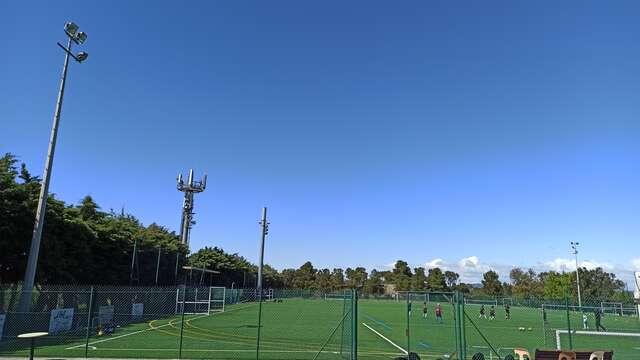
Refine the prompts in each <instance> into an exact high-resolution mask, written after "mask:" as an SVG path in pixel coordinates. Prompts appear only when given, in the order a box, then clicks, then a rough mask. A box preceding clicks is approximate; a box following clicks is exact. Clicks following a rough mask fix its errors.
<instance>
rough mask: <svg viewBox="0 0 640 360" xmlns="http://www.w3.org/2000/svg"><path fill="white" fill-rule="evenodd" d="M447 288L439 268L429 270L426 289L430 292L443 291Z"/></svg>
mask: <svg viewBox="0 0 640 360" xmlns="http://www.w3.org/2000/svg"><path fill="white" fill-rule="evenodd" d="M446 287H447V283H446V281H445V277H444V273H443V272H442V270H441V269H440V268H437V267H436V268H431V269H429V275H427V289H429V290H431V291H443V290H445V289H446Z"/></svg>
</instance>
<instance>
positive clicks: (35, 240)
mask: <svg viewBox="0 0 640 360" xmlns="http://www.w3.org/2000/svg"><path fill="white" fill-rule="evenodd" d="M64 32H65V34H67V37H68V38H69V39H68V41H67V46H66V47H65V46H63V45H62V44H60V43H58V46H60V47H61V48H62V50H64V52H65V55H64V66H63V68H62V79H61V80H60V90H59V91H58V100H57V102H56V110H55V113H54V115H53V127H52V128H51V137H50V139H49V150H48V152H47V160H46V162H45V165H44V174H43V177H42V185H41V187H40V196H39V197H38V208H37V209H36V220H35V224H34V226H33V237H32V238H31V249H30V250H29V259H28V260H27V269H26V270H25V273H24V282H23V284H22V295H21V298H20V311H21V312H27V311H29V305H30V303H31V291H32V290H33V283H34V281H35V278H36V269H37V268H38V253H39V252H40V240H41V239H42V227H43V225H44V215H45V211H46V208H47V197H48V194H49V181H50V179H51V168H52V166H53V155H54V153H55V150H56V139H57V137H58V124H59V123H60V112H61V111H62V98H63V97H64V86H65V84H66V81H67V69H68V68H69V57H72V58H73V59H74V60H75V61H77V62H79V63H81V62H83V61H85V60H86V59H87V57H88V56H89V54H87V53H86V52H84V51H81V52H79V53H78V54H76V55H74V54H73V53H72V52H71V45H73V44H74V43H75V44H77V45H81V44H83V43H84V42H85V41H86V40H87V34H86V33H84V32H82V31H78V25H76V24H74V23H72V22H68V23H66V24H64Z"/></svg>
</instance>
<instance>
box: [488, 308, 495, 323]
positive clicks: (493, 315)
mask: <svg viewBox="0 0 640 360" xmlns="http://www.w3.org/2000/svg"><path fill="white" fill-rule="evenodd" d="M495 319H496V307H495V306H493V305H491V308H490V309H489V320H495Z"/></svg>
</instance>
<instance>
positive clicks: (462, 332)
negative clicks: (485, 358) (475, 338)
mask: <svg viewBox="0 0 640 360" xmlns="http://www.w3.org/2000/svg"><path fill="white" fill-rule="evenodd" d="M458 300H459V304H458V306H459V307H460V351H461V353H460V358H461V359H466V358H467V333H466V330H465V321H466V320H465V316H464V313H465V310H464V294H463V293H461V292H458Z"/></svg>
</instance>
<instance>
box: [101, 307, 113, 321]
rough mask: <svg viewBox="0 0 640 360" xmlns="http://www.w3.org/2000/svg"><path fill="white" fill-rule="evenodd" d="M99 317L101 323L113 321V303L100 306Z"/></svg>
mask: <svg viewBox="0 0 640 360" xmlns="http://www.w3.org/2000/svg"><path fill="white" fill-rule="evenodd" d="M98 319H99V321H100V325H105V324H108V323H110V322H112V321H113V305H105V306H100V308H98Z"/></svg>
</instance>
